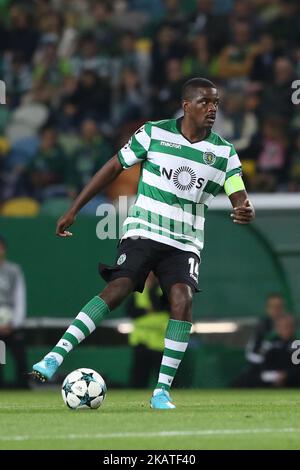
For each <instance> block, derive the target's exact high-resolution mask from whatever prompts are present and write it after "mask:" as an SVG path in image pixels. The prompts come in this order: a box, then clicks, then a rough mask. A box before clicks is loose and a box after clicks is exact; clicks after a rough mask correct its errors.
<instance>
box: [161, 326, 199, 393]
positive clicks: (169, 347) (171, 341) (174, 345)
mask: <svg viewBox="0 0 300 470" xmlns="http://www.w3.org/2000/svg"><path fill="white" fill-rule="evenodd" d="M191 328H192V323H189V322H187V321H179V320H169V323H168V326H167V330H166V337H165V349H164V354H163V358H162V363H161V367H160V371H159V378H158V383H157V385H156V387H155V390H157V389H161V388H164V389H165V390H167V391H168V390H170V387H171V385H172V382H173V379H174V377H175V375H176V372H177V369H178V367H179V365H180V363H181V360H182V358H183V356H184V353H185V350H186V348H187V346H188V342H189V337H190V332H191Z"/></svg>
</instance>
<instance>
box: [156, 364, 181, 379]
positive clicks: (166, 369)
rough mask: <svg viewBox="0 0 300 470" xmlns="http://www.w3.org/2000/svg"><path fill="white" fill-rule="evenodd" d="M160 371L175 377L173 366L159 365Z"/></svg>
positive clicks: (175, 370)
mask: <svg viewBox="0 0 300 470" xmlns="http://www.w3.org/2000/svg"><path fill="white" fill-rule="evenodd" d="M160 372H161V373H162V374H165V375H169V376H171V377H175V374H176V372H177V369H174V368H173V367H169V366H164V365H161V367H160Z"/></svg>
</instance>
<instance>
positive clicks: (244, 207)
mask: <svg viewBox="0 0 300 470" xmlns="http://www.w3.org/2000/svg"><path fill="white" fill-rule="evenodd" d="M224 189H225V192H226V194H227V196H228V197H229V199H230V202H231V204H232V207H233V212H232V214H231V217H232V219H233V222H234V223H236V224H249V223H250V222H252V220H253V219H254V218H255V210H254V207H253V205H252V203H251V201H250V199H249V196H248V194H247V191H246V188H245V184H244V182H243V178H242V167H241V162H240V159H239V157H238V155H237V153H236V150H235V148H234V146H233V145H232V146H231V151H230V156H229V159H228V165H227V170H226V179H225V184H224Z"/></svg>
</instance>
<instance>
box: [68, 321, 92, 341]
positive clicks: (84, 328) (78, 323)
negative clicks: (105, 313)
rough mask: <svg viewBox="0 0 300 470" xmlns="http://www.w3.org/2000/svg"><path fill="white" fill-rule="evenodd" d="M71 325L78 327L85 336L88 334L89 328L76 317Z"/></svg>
mask: <svg viewBox="0 0 300 470" xmlns="http://www.w3.org/2000/svg"><path fill="white" fill-rule="evenodd" d="M72 325H73V326H76V327H77V328H79V330H80V331H82V333H83V334H84V337H85V338H86V337H87V336H89V334H90V330H89V329H88V327H87V326H86V325H85V324H84V323H83V322H82V321H81V320H78V318H75V320H74V321H73V323H72Z"/></svg>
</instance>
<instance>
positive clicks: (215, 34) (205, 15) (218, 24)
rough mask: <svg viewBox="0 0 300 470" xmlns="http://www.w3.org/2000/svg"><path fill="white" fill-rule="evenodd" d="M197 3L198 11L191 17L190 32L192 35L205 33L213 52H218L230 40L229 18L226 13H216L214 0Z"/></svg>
mask: <svg viewBox="0 0 300 470" xmlns="http://www.w3.org/2000/svg"><path fill="white" fill-rule="evenodd" d="M196 3H197V8H196V11H195V12H193V13H192V14H191V16H190V19H189V27H188V29H189V33H190V34H191V35H192V36H193V35H195V34H205V35H206V36H207V38H208V42H209V45H210V50H211V52H212V54H217V53H219V51H220V49H221V48H222V47H223V46H224V44H226V43H227V42H228V38H229V28H228V18H227V16H226V15H215V13H214V11H213V7H214V5H213V0H197V2H196Z"/></svg>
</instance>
